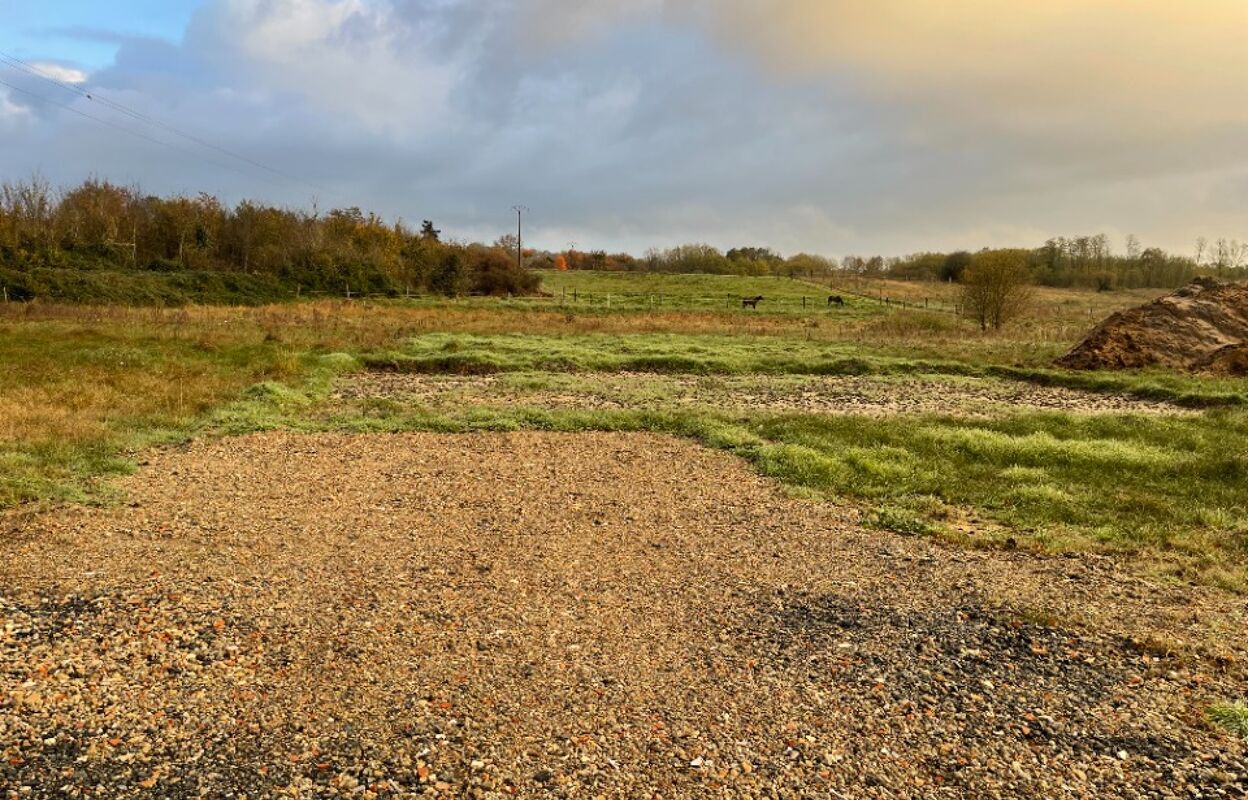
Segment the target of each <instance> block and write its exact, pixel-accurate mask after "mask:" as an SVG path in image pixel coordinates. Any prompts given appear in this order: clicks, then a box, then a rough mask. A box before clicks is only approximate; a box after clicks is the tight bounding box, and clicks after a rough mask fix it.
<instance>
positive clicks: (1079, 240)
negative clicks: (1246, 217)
mask: <svg viewBox="0 0 1248 800" xmlns="http://www.w3.org/2000/svg"><path fill="white" fill-rule="evenodd" d="M980 253H1002V254H1005V255H1006V256H1007V257H1009V258H1013V259H1017V260H1019V261H1021V262H1022V264H1023V265H1024V266H1025V267H1026V269H1027V272H1028V274H1029V275H1030V276H1031V280H1032V281H1033V282H1034V283H1036V284H1037V285H1040V286H1056V287H1064V288H1070V287H1079V288H1090V289H1097V290H1099V291H1110V290H1113V289H1153V288H1157V289H1172V288H1175V287H1178V286H1181V285H1183V284H1185V283H1187V282H1189V281H1190V280H1192V278H1195V277H1197V276H1198V275H1212V276H1216V277H1221V278H1230V279H1236V278H1246V277H1248V243H1240V242H1239V241H1238V240H1235V239H1218V240H1217V241H1216V242H1214V243H1213V244H1212V245H1211V244H1209V242H1208V241H1207V240H1205V239H1198V240H1197V242H1196V248H1195V252H1194V254H1193V255H1192V256H1186V255H1178V254H1175V253H1168V252H1166V251H1165V250H1162V249H1161V248H1158V247H1143V246H1142V245H1141V244H1140V241H1139V239H1138V238H1136V237H1135V236H1128V237H1127V239H1126V249H1125V252H1122V253H1116V252H1114V250H1113V247H1112V246H1111V243H1110V239H1109V237H1108V236H1106V235H1104V234H1100V235H1097V236H1076V237H1070V238H1067V237H1057V238H1053V239H1049V240H1048V241H1046V242H1045V243H1044V244H1043V245H1042V246H1040V247H1038V248H1035V249H1033V250H1028V249H1016V248H1013V249H1012V248H1004V249H997V250H983V251H980ZM980 253H975V254H973V253H970V252H966V251H962V252H954V253H916V254H913V255H908V256H904V257H901V258H894V259H884V258H880V257H876V258H872V259H864V258H855V257H850V258H847V259H845V260H844V262H843V268H845V269H849V270H850V271H853V272H856V273H860V274H865V275H878V276H880V277H890V278H896V279H901V280H929V281H930V280H939V281H949V282H955V283H957V282H961V277H962V275H963V273H964V271H965V270H966V269H967V268H968V267H969V266H970V265H971V263H972V262H973V260H974V259H975V258H976V257H977V256H978V255H979V254H980Z"/></svg>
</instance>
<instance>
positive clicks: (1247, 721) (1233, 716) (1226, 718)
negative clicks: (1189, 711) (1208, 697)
mask: <svg viewBox="0 0 1248 800" xmlns="http://www.w3.org/2000/svg"><path fill="white" fill-rule="evenodd" d="M1207 713H1208V715H1209V720H1210V722H1212V723H1214V724H1215V725H1217V726H1218V727H1220V728H1224V729H1226V730H1228V731H1230V732H1231V733H1232V734H1234V735H1235V736H1238V737H1240V738H1241V739H1244V740H1246V741H1248V704H1245V703H1216V704H1214V705H1212V706H1210V707H1209V710H1208V712H1207Z"/></svg>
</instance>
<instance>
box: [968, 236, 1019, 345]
mask: <svg viewBox="0 0 1248 800" xmlns="http://www.w3.org/2000/svg"><path fill="white" fill-rule="evenodd" d="M1032 294H1033V291H1032V285H1031V271H1030V270H1028V268H1027V254H1026V253H1025V252H1022V251H1017V250H986V251H984V252H981V253H979V254H978V255H976V256H975V257H974V258H973V259H972V261H971V265H970V266H969V267H967V268H966V271H965V272H963V273H962V304H963V306H964V307H965V309H966V313H967V315H969V316H970V317H971V318H972V319H974V320H975V321H976V322H978V323H979V327H980V330H985V331H986V330H988V328H989V327H992V328H994V329H996V330H1000V329H1001V328H1002V327H1003V326H1004V325H1006V324H1007V323H1008V322H1010V321H1011V320H1013V319H1015V318H1017V317H1018V316H1019V315H1021V314H1022V313H1024V312H1025V311H1026V310H1027V308H1028V306H1029V305H1030V304H1031V299H1032Z"/></svg>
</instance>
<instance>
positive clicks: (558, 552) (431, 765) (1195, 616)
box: [0, 433, 1248, 798]
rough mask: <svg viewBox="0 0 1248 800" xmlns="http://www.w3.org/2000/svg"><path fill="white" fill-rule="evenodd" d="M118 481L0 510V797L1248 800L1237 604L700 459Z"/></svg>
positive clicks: (626, 447) (166, 470)
mask: <svg viewBox="0 0 1248 800" xmlns="http://www.w3.org/2000/svg"><path fill="white" fill-rule="evenodd" d="M122 483H123V488H124V490H125V491H126V492H127V497H128V498H129V500H130V502H129V503H128V504H124V505H120V506H118V507H114V508H105V509H90V508H64V509H60V510H56V511H52V512H46V513H42V514H37V515H31V514H29V513H27V514H24V515H19V514H14V515H9V516H7V517H0V587H2V588H0V792H3V791H5V790H7V794H8V796H9V797H12V798H52V797H56V798H60V797H78V796H96V797H108V798H120V797H130V796H135V797H159V798H184V797H214V798H216V797H248V798H260V797H274V796H277V797H328V796H351V797H362V798H368V797H406V796H414V795H424V794H429V795H439V796H444V797H508V796H516V795H519V796H532V797H538V796H541V797H587V798H589V797H598V796H605V797H663V798H678V797H833V798H841V797H868V798H891V797H1098V798H1099V797H1193V798H1194V797H1205V798H1210V797H1240V796H1243V795H1244V793H1245V792H1248V766H1246V763H1248V752H1246V750H1248V747H1246V745H1245V743H1244V742H1242V741H1239V740H1235V739H1233V738H1231V737H1230V736H1229V735H1228V734H1226V733H1223V732H1220V731H1217V730H1214V729H1212V728H1210V727H1209V726H1207V724H1206V723H1204V722H1203V717H1202V712H1203V709H1204V707H1205V705H1206V704H1207V703H1208V702H1210V701H1211V700H1217V699H1233V698H1237V697H1242V696H1244V694H1245V691H1246V689H1248V681H1245V678H1244V674H1243V672H1242V670H1241V667H1240V665H1242V663H1244V662H1243V659H1244V658H1245V657H1248V654H1245V653H1244V652H1243V651H1242V649H1240V648H1241V647H1242V642H1243V636H1242V631H1243V630H1244V629H1245V625H1246V624H1248V609H1246V608H1245V602H1244V600H1243V599H1242V598H1236V597H1233V596H1230V595H1227V594H1224V593H1220V592H1218V591H1215V590H1206V589H1196V588H1190V587H1159V586H1155V585H1150V584H1148V583H1145V582H1143V581H1141V580H1139V579H1136V578H1131V577H1128V576H1126V575H1124V574H1122V573H1121V572H1120V571H1119V570H1117V569H1116V567H1115V564H1114V562H1113V561H1111V560H1109V559H1106V558H1101V557H1092V556H1088V557H1078V558H1048V559H1041V558H1036V557H1033V556H1029V555H1025V554H1023V553H1019V552H992V553H988V552H975V551H964V550H958V549H953V548H946V547H942V546H940V545H938V544H935V543H933V542H931V541H929V540H926V539H918V538H904V537H900V536H897V535H894V534H888V533H881V532H877V531H866V530H864V529H862V528H860V527H859V526H858V525H857V524H856V521H855V520H854V519H853V517H852V514H850V513H849V512H847V511H845V510H843V509H838V508H837V507H835V506H833V505H831V504H821V503H816V502H812V501H805V500H795V499H790V498H787V497H786V496H784V495H783V494H782V492H780V491H779V490H778V488H777V487H776V485H775V484H773V483H771V482H769V481H767V480H765V479H762V478H760V477H758V476H757V475H755V474H754V473H752V472H751V471H750V470H749V469H748V468H747V467H746V466H745V465H744V464H743V463H742V462H741V461H739V460H737V459H735V458H733V457H731V456H728V455H725V454H723V453H717V452H713V451H708V450H705V449H702V448H700V447H698V446H696V445H694V444H692V443H689V442H685V441H681V440H676V439H671V438H666V437H661V436H655V435H637V434H631V435H624V434H578V435H559V434H540V433H518V434H488V435H484V434H483V435H466V436H444V435H435V434H410V435H394V436H350V435H315V436H300V435H295V434H286V433H279V434H265V435H255V436H248V437H243V438H237V439H227V440H224V441H219V442H210V443H196V444H194V445H192V446H190V447H189V448H186V449H184V450H178V451H168V452H161V453H157V454H155V455H153V456H152V460H151V463H150V464H149V465H147V466H146V467H145V468H143V469H142V470H141V471H140V472H139V473H138V474H137V475H135V476H133V477H132V478H129V479H127V480H125V481H123V482H122ZM1054 621H1058V622H1060V623H1061V625H1062V627H1052V626H1051V624H1052V623H1053V622H1054ZM1046 623H1048V624H1046ZM1076 623H1077V624H1076ZM1146 642H1148V643H1146ZM1160 642H1165V643H1169V646H1170V647H1172V648H1173V650H1174V654H1173V655H1168V654H1167V653H1166V647H1165V646H1162V645H1161V644H1159V643H1160ZM2 796H4V795H2V794H0V797H2Z"/></svg>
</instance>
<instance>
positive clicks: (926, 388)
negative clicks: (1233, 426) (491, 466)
mask: <svg viewBox="0 0 1248 800" xmlns="http://www.w3.org/2000/svg"><path fill="white" fill-rule="evenodd" d="M561 378H563V376H555V377H554V380H556V381H558V380H560V379H561ZM527 382H528V378H527V377H526V376H523V375H479V376H446V375H416V374H403V373H385V372H372V373H361V374H358V375H353V376H351V377H349V378H347V379H345V380H343V381H341V382H340V383H339V385H338V386H337V387H336V389H335V391H334V395H333V399H335V400H338V401H343V400H347V401H358V400H368V399H378V398H384V399H389V400H396V401H400V402H407V403H411V402H416V403H421V404H426V405H435V406H436V405H454V404H459V403H464V402H478V403H479V402H483V401H490V402H508V403H527V404H531V405H539V406H543V407H548V408H594V409H620V408H638V407H641V408H645V407H660V406H662V407H671V406H672V405H677V406H679V405H709V406H714V407H716V408H733V409H742V410H760V411H778V412H800V413H807V414H867V415H871V416H888V415H892V414H898V413H936V414H956V415H962V416H986V415H990V414H993V413H999V412H1001V411H1006V410H1010V409H1014V410H1027V411H1076V412H1080V413H1086V414H1120V413H1134V414H1188V413H1194V412H1192V411H1190V410H1188V409H1183V408H1180V407H1178V406H1175V405H1171V404H1169V403H1162V402H1158V401H1152V400H1142V399H1137V398H1132V397H1126V396H1123V395H1112V394H1094V393H1091V392H1081V391H1077V390H1074V389H1063V388H1061V387H1046V386H1035V385H1032V384H1027V383H1023V382H1020V381H1004V380H996V379H990V378H963V377H945V378H921V377H919V378H881V377H874V376H856V375H846V376H841V375H836V376H801V377H794V376H766V375H750V376H741V377H736V376H727V377H726V376H695V375H662V374H651V373H626V372H625V373H603V374H596V375H594V376H593V379H592V381H587V380H585V379H584V378H583V377H580V376H577V377H572V378H568V379H566V382H567V384H568V385H567V386H564V387H562V388H544V387H541V388H532V387H531V385H526V383H527Z"/></svg>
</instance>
